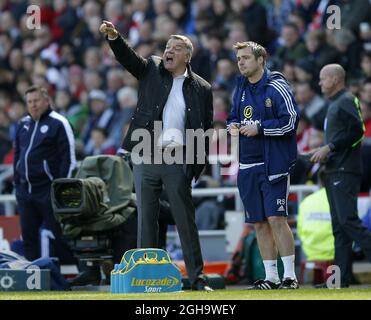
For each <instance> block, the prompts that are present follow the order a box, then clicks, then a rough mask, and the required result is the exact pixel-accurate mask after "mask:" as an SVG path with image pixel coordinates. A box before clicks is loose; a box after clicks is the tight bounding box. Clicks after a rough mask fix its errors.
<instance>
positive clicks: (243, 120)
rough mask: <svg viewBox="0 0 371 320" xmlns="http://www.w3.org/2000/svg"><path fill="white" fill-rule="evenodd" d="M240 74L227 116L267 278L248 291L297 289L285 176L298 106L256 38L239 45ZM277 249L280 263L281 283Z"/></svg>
mask: <svg viewBox="0 0 371 320" xmlns="http://www.w3.org/2000/svg"><path fill="white" fill-rule="evenodd" d="M234 48H235V49H236V51H237V60H238V68H239V70H240V72H241V74H242V76H240V77H239V80H238V83H237V88H236V91H235V94H234V99H233V107H232V111H231V113H230V115H229V119H228V129H229V132H230V133H231V135H239V157H240V170H239V174H238V181H237V184H238V189H239V191H240V196H241V199H242V201H243V204H244V207H245V214H246V222H249V223H254V225H255V230H256V235H257V240H258V245H259V249H260V253H261V255H262V258H263V263H264V267H265V273H266V277H265V279H264V280H258V281H256V282H255V283H254V285H253V286H252V287H251V289H262V290H269V289H278V288H282V289H297V288H298V282H297V279H296V275H295V270H294V268H295V255H294V251H295V247H294V240H293V236H292V232H291V230H290V227H289V226H288V224H287V195H288V192H289V174H290V169H291V167H292V166H293V165H294V163H295V160H296V154H297V146H296V127H297V122H298V109H297V106H296V103H295V100H294V98H293V95H292V93H291V90H290V88H289V85H288V83H287V81H286V79H285V78H284V76H283V75H282V74H280V73H278V72H270V71H269V70H268V69H266V68H265V64H266V57H267V53H266V51H265V49H264V48H263V47H262V46H260V45H259V44H257V43H254V42H243V43H237V44H236V45H235V46H234ZM277 251H278V252H279V254H280V256H281V258H282V261H283V264H284V277H283V281H282V283H281V281H280V279H279V276H278V272H277Z"/></svg>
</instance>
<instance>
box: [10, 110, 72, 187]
mask: <svg viewBox="0 0 371 320" xmlns="http://www.w3.org/2000/svg"><path fill="white" fill-rule="evenodd" d="M75 166H76V158H75V140H74V135H73V131H72V128H71V126H70V124H69V123H68V121H67V119H66V118H65V117H63V116H62V115H60V114H59V113H57V112H55V111H53V110H51V109H48V110H47V111H46V112H45V113H44V114H43V115H42V116H41V117H40V119H39V120H38V121H34V120H33V119H32V117H31V116H30V115H28V116H26V117H24V118H22V119H21V120H20V122H19V123H18V127H17V134H16V139H15V156H14V182H15V186H16V188H17V187H18V186H19V185H20V184H24V185H27V190H28V193H32V191H33V189H34V188H38V190H42V189H44V188H45V187H47V188H48V187H49V186H50V184H51V182H52V181H53V180H54V179H56V178H66V177H71V174H72V170H73V169H74V168H75Z"/></svg>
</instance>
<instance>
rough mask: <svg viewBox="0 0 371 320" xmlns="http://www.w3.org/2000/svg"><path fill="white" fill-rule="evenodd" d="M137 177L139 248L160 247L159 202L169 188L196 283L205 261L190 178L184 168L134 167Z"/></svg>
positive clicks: (188, 263) (188, 267) (189, 266)
mask: <svg viewBox="0 0 371 320" xmlns="http://www.w3.org/2000/svg"><path fill="white" fill-rule="evenodd" d="M133 173H134V183H135V191H136V196H137V206H138V247H139V248H153V247H155V248H157V247H158V246H159V239H158V234H159V226H158V218H159V212H160V204H159V198H160V194H161V191H162V188H163V187H165V191H166V193H167V195H168V199H169V202H170V208H171V212H172V214H173V217H174V220H175V224H176V227H177V230H178V233H179V238H180V242H181V245H182V250H183V257H184V262H185V265H186V268H187V272H188V277H189V280H190V282H191V283H194V282H195V280H196V278H197V276H199V275H200V274H201V273H202V270H203V260H202V254H201V247H200V241H199V236H198V230H197V226H196V223H195V208H194V206H193V202H192V196H191V181H190V180H189V179H187V177H186V174H185V170H184V165H182V164H170V165H168V164H139V165H136V164H134V165H133Z"/></svg>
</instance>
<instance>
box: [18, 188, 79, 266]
mask: <svg viewBox="0 0 371 320" xmlns="http://www.w3.org/2000/svg"><path fill="white" fill-rule="evenodd" d="M16 198H17V206H18V211H19V213H20V221H21V231H22V238H23V244H24V253H25V257H26V259H27V260H30V261H32V260H35V259H38V258H40V256H41V245H40V228H41V227H43V228H44V229H47V230H49V231H51V232H52V233H53V235H54V237H55V239H54V240H50V242H49V243H50V252H49V253H50V256H52V257H58V258H59V260H60V262H61V263H64V264H65V263H67V264H70V263H74V262H75V260H74V258H73V255H72V252H71V250H70V249H69V248H68V246H67V244H66V243H65V242H64V241H63V240H62V231H61V227H60V225H59V223H58V222H57V221H56V219H55V217H54V214H53V208H52V204H51V199H50V185H48V186H45V187H43V188H40V189H33V191H32V193H31V194H30V193H28V189H27V184H21V185H20V186H19V187H17V189H16Z"/></svg>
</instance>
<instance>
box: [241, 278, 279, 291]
mask: <svg viewBox="0 0 371 320" xmlns="http://www.w3.org/2000/svg"><path fill="white" fill-rule="evenodd" d="M280 285H281V282H277V283H274V282H272V281H269V280H261V279H260V280H256V281H255V282H254V284H253V285H252V286H250V287H247V290H276V289H279V287H280Z"/></svg>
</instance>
